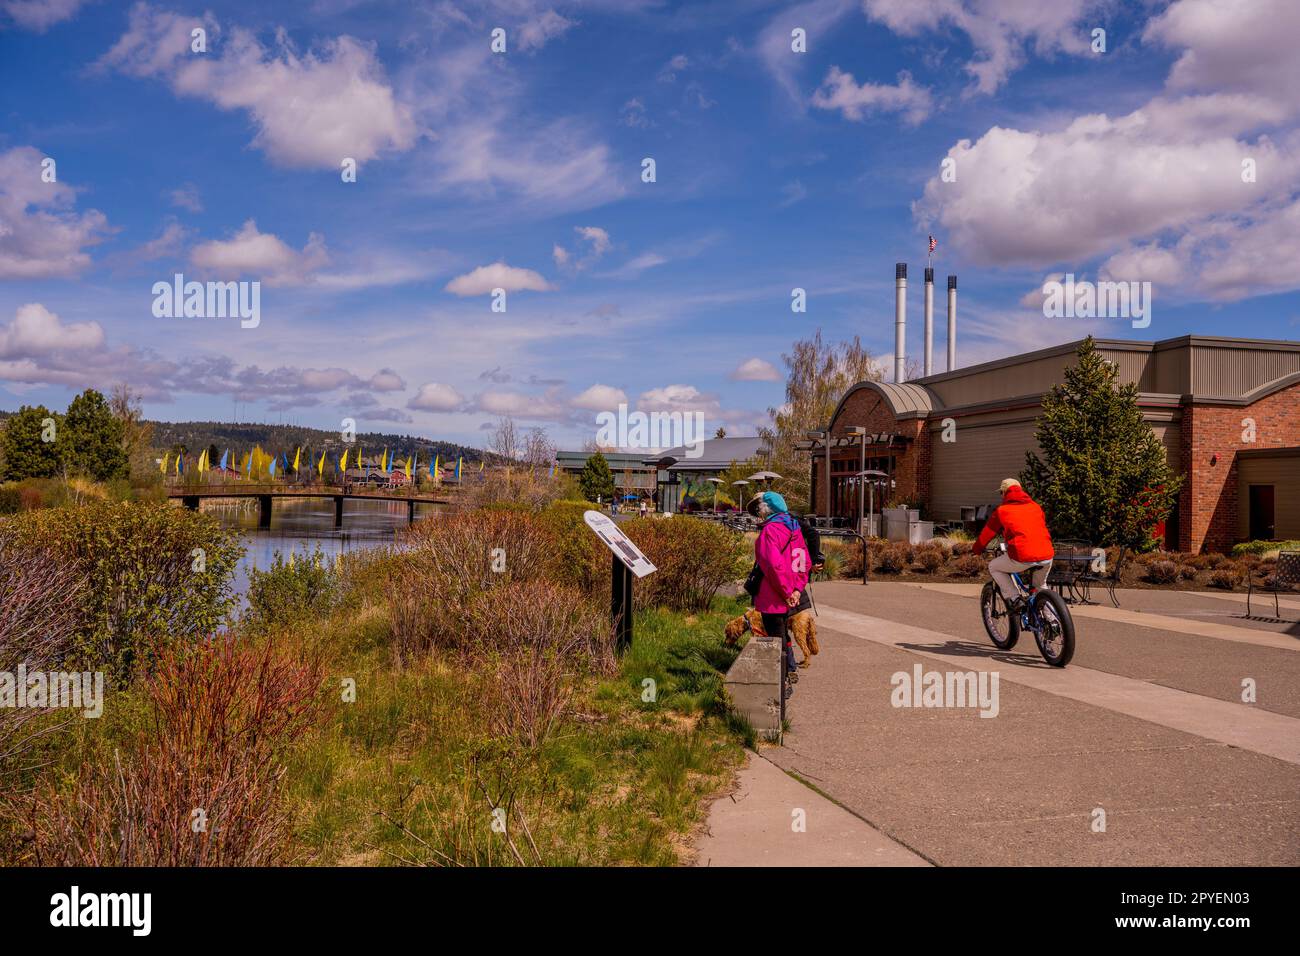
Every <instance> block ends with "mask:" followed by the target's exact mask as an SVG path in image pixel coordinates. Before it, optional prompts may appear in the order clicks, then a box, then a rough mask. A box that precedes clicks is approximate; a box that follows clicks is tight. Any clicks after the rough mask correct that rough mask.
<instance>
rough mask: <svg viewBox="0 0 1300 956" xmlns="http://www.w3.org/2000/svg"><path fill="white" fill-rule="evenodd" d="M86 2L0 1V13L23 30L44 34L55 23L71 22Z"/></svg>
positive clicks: (61, 0)
mask: <svg viewBox="0 0 1300 956" xmlns="http://www.w3.org/2000/svg"><path fill="white" fill-rule="evenodd" d="M85 2H86V0H0V13H4V14H5V15H6V16H8V17H9V18H10V19H11V20H13V22H14V23H15V24H17V25H18V26H20V27H22V28H23V29H25V30H34V31H36V32H37V33H44V32H45V31H46V30H48V29H49V28H50V27H52V26H54V24H56V23H62V22H63V21H64V20H71V19H72V18H73V17H74V16H76V15H77V11H78V10H80V9H81V7H82V6H83V5H84V4H85Z"/></svg>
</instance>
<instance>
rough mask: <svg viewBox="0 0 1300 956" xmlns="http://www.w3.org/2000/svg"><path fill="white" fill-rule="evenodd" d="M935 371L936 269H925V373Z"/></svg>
mask: <svg viewBox="0 0 1300 956" xmlns="http://www.w3.org/2000/svg"><path fill="white" fill-rule="evenodd" d="M933 371H934V270H933V269H931V268H930V267H929V266H927V267H926V269H925V374H926V375H929V374H930V373H931V372H933Z"/></svg>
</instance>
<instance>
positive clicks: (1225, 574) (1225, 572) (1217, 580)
mask: <svg viewBox="0 0 1300 956" xmlns="http://www.w3.org/2000/svg"><path fill="white" fill-rule="evenodd" d="M1241 581H1242V575H1241V572H1240V571H1239V570H1237V568H1236V567H1231V568H1218V569H1217V570H1214V571H1211V572H1210V586H1211V587H1216V588H1222V589H1223V590H1225V591H1231V590H1232V589H1233V588H1235V587H1237V586H1238V585H1240V584H1241Z"/></svg>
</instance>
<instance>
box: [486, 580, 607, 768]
mask: <svg viewBox="0 0 1300 956" xmlns="http://www.w3.org/2000/svg"><path fill="white" fill-rule="evenodd" d="M464 616H465V629H466V639H467V643H468V645H469V646H470V647H472V648H473V651H474V653H475V654H476V656H478V657H480V658H481V659H482V660H484V661H486V662H487V663H488V665H489V667H490V668H491V671H492V673H493V675H494V677H495V681H494V682H493V683H492V684H491V686H492V687H493V688H494V690H495V691H496V693H495V695H494V699H493V700H492V701H491V702H490V705H489V711H490V713H491V715H492V717H491V723H492V730H493V731H494V732H495V733H497V734H499V735H502V736H506V737H509V738H512V739H515V740H518V741H519V742H521V743H523V744H525V745H526V746H529V747H537V746H539V745H540V744H541V743H543V742H544V741H545V739H546V738H547V737H548V736H549V734H550V732H551V731H552V730H553V729H554V727H555V725H556V724H557V723H558V722H559V721H560V719H561V718H562V717H563V715H564V713H565V710H566V709H567V707H568V704H569V702H570V700H571V699H572V697H573V694H574V691H575V690H576V688H577V686H578V683H579V681H580V679H581V678H582V677H583V676H584V675H586V674H593V673H595V674H601V675H605V676H608V675H610V674H612V673H614V671H615V661H614V648H613V635H612V633H611V630H610V624H609V616H608V613H607V612H606V611H604V609H602V608H600V607H599V606H598V605H597V604H595V602H593V601H591V600H590V598H589V597H588V596H587V595H585V594H583V593H582V592H581V591H579V590H577V589H576V588H571V587H565V586H563V585H557V584H553V583H550V582H546V581H533V582H512V583H509V584H505V585H503V586H501V587H499V588H495V589H494V590H492V591H490V592H483V593H480V594H477V595H475V596H474V598H473V599H472V600H471V601H470V603H469V604H468V605H467V606H466V608H465V611H464Z"/></svg>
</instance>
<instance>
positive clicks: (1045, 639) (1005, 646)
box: [980, 545, 1074, 667]
mask: <svg viewBox="0 0 1300 956" xmlns="http://www.w3.org/2000/svg"><path fill="white" fill-rule="evenodd" d="M1001 550H1003V551H1005V550H1006V545H1002V547H1001ZM1011 580H1012V581H1014V582H1015V585H1016V590H1017V591H1019V592H1020V597H1021V604H1020V607H1019V609H1018V610H1015V611H1013V610H1012V609H1011V608H1010V607H1009V606H1008V605H1007V600H1006V598H1004V597H1003V596H1002V591H1001V590H999V588H998V585H997V582H996V581H988V582H987V583H986V584H985V585H984V590H983V591H982V592H980V617H981V618H982V619H983V621H984V630H986V631H987V632H988V635H989V639H990V640H992V641H993V644H994V646H996V647H997V648H998V650H1002V651H1009V650H1011V649H1012V648H1013V647H1015V646H1016V641H1018V640H1019V639H1020V632H1021V631H1030V632H1031V633H1032V634H1033V635H1034V640H1035V641H1036V642H1037V644H1038V652H1039V653H1040V654H1042V655H1043V660H1045V661H1047V663H1048V664H1050V665H1051V666H1052V667H1064V666H1065V665H1066V664H1068V663H1070V659H1071V658H1072V657H1074V618H1073V617H1072V616H1071V615H1070V606H1069V605H1068V604H1066V603H1065V598H1063V597H1061V595H1059V594H1057V593H1056V592H1055V591H1050V590H1048V589H1047V588H1035V587H1032V586H1027V585H1026V584H1025V581H1024V579H1023V578H1022V577H1021V576H1020V574H1019V572H1012V574H1011Z"/></svg>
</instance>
